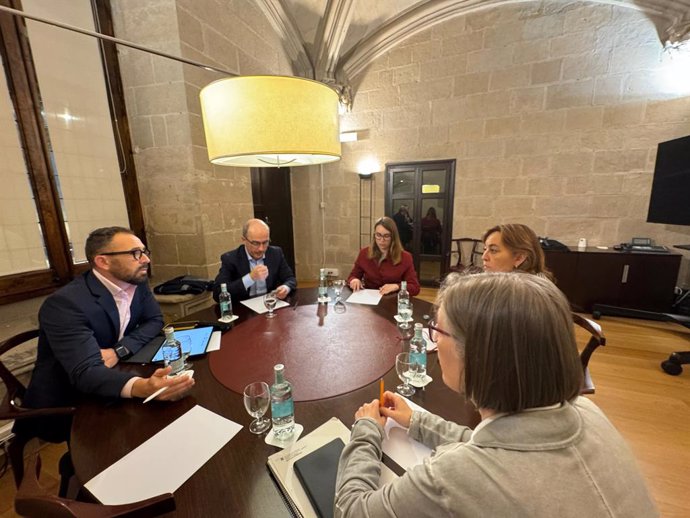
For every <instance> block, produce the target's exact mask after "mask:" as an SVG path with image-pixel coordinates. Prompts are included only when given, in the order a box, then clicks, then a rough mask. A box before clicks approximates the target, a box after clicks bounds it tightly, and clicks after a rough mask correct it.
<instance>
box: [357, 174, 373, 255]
mask: <svg viewBox="0 0 690 518" xmlns="http://www.w3.org/2000/svg"><path fill="white" fill-rule="evenodd" d="M374 191H375V185H374V175H373V173H370V174H362V173H360V174H359V247H360V248H363V247H365V246H368V245H369V243H370V242H371V232H372V229H371V225H372V224H373V221H374V219H373V218H374Z"/></svg>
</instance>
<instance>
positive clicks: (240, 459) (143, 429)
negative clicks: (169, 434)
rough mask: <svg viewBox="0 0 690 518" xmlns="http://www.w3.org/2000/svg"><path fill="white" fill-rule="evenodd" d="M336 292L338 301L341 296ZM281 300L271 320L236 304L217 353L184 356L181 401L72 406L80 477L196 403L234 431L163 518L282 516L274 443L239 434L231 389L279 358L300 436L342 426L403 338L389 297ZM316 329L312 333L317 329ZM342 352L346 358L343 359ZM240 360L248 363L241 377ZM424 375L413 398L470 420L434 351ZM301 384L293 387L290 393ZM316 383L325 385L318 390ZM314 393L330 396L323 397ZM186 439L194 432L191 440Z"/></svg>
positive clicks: (143, 369) (202, 315) (373, 392)
mask: <svg viewBox="0 0 690 518" xmlns="http://www.w3.org/2000/svg"><path fill="white" fill-rule="evenodd" d="M346 291H347V290H346ZM343 295H344V296H345V297H346V296H347V295H349V293H344V294H343ZM289 302H290V303H291V305H292V306H293V307H290V308H284V309H281V310H279V311H278V312H277V313H278V314H279V315H278V316H276V318H275V319H273V320H272V321H271V320H268V319H266V317H265V316H264V315H256V314H255V313H253V312H252V311H251V310H249V309H248V308H246V307H245V306H244V305H241V304H237V307H235V308H233V309H234V310H235V313H236V314H237V315H238V316H239V317H240V318H239V319H238V320H237V321H236V322H235V325H234V327H233V329H231V330H229V331H227V332H226V333H224V334H223V337H222V341H221V343H222V346H221V351H218V352H214V353H210V354H208V355H207V356H205V357H203V358H200V359H197V360H195V361H193V368H194V378H195V380H196V384H195V386H194V389H193V391H192V393H191V394H190V395H189V396H188V397H186V398H184V399H182V400H180V401H177V402H173V403H166V402H155V401H154V402H152V403H149V404H147V405H143V404H142V403H141V401H140V400H119V401H117V402H113V403H110V404H104V403H103V401H102V400H87V401H84V402H83V403H81V404H80V405H79V406H78V409H77V413H76V415H75V417H74V421H73V425H72V439H71V450H72V459H73V462H74V466H75V469H76V473H77V476H78V478H79V480H81V481H82V482H86V481H88V480H90V479H91V478H92V477H93V476H95V475H97V474H98V473H100V472H101V471H102V470H103V469H105V468H106V467H108V466H109V465H111V464H113V463H114V462H116V461H117V460H119V459H120V458H122V457H123V456H124V455H126V454H127V453H129V452H130V451H131V450H133V449H134V448H136V447H137V446H139V445H140V444H141V443H143V442H144V441H146V440H147V439H149V438H150V437H151V436H153V435H155V434H156V433H157V432H158V431H160V430H161V429H162V428H164V427H165V426H167V425H168V424H170V423H171V422H172V421H174V420H175V419H177V418H178V417H180V416H181V415H182V414H184V413H185V412H187V411H188V410H190V409H191V408H192V407H193V406H194V405H197V404H198V405H201V406H203V407H205V408H207V409H209V410H211V411H213V412H216V413H217V414H219V415H222V416H224V417H226V418H228V419H230V420H232V421H235V422H237V423H240V424H241V425H243V428H242V430H241V431H240V432H239V433H238V434H237V435H235V437H233V438H232V439H231V440H230V441H229V442H228V443H227V444H226V445H225V446H224V447H223V448H221V449H220V451H218V452H217V453H216V454H215V455H214V456H213V457H212V458H211V459H210V460H209V461H208V462H207V463H206V464H205V465H204V466H202V467H201V468H200V469H199V470H198V471H197V472H196V473H195V474H194V475H193V476H192V477H191V478H190V479H189V480H187V481H186V482H185V483H184V484H183V485H182V486H181V487H180V488H179V489H178V490H177V491H175V503H176V506H177V510H176V512H175V513H171V516H180V517H187V516H188V517H198V516H237V517H244V516H246V517H264V516H271V517H274V516H275V517H280V516H286V517H287V516H290V512H289V510H288V508H287V507H286V506H285V504H284V503H283V500H282V497H281V494H280V491H279V489H278V487H277V486H276V484H275V483H274V481H273V479H272V478H271V475H270V472H269V470H268V468H267V466H266V459H267V458H268V456H269V455H271V454H273V453H275V452H276V451H278V449H277V448H275V447H273V446H269V445H267V444H265V443H264V440H263V439H264V436H256V435H254V434H251V433H250V432H249V430H248V425H249V423H250V421H251V418H250V416H249V415H248V414H247V412H246V410H245V408H244V404H243V401H242V395H241V393H239V392H241V390H242V388H243V387H244V385H245V384H246V383H245V381H247V380H249V379H250V378H251V381H256V380H257V379H262V378H263V379H265V381H270V371H271V369H272V367H273V365H274V363H276V359H278V360H282V361H285V362H286V364H287V365H288V366H289V368H287V369H286V375H287V377H288V379H290V380H291V381H293V382H294V383H295V395H296V399H298V401H297V402H296V403H295V418H296V421H297V422H299V423H300V424H302V425H303V426H304V433H303V435H305V434H307V433H309V432H310V431H312V430H313V429H314V428H316V427H317V426H319V425H321V424H323V423H324V422H325V421H327V420H328V419H329V418H330V417H333V416H336V417H338V418H339V419H340V420H341V421H343V423H345V424H346V425H347V426H350V425H352V423H353V420H354V419H353V418H354V413H355V411H356V409H357V408H358V407H359V406H360V405H361V404H362V403H363V402H364V401H370V400H372V399H374V398H376V397H378V379H379V377H380V375H381V373H385V375H384V376H383V377H384V379H385V383H386V387H387V388H388V389H394V387H395V386H396V385H397V384H398V383H400V381H399V380H398V377H397V375H396V373H395V368H394V363H395V353H396V352H398V351H399V350H401V348H402V342H401V341H400V340H399V339H398V338H397V337H398V336H399V335H398V331H397V328H396V327H395V324H394V322H393V318H392V317H393V315H394V314H395V313H396V308H397V306H396V303H397V301H396V297H395V296H394V295H389V296H386V297H383V298H382V299H381V302H380V303H379V305H378V306H359V305H355V304H348V305H347V312H346V313H344V314H337V313H335V312H334V311H333V305H332V303H331V304H329V306H328V307H327V308H324V307H321V308H319V306H318V305H317V304H316V289H299V290H297V291H296V292H295V293H294V294H292V296H291V297H290V299H289ZM295 304H296V309H294V306H295ZM324 310H326V311H324ZM431 310H432V308H431V305H430V304H429V303H427V302H424V301H422V300H420V299H415V301H414V311H415V314H414V317H415V320H416V321H418V322H421V321H422V318H423V316H424V315H429V314H431ZM217 318H218V313H217V307H214V308H209V309H206V310H204V311H200V312H198V313H195V314H194V315H191V316H189V317H187V318H186V319H185V320H194V319H198V320H207V321H210V320H215V319H217ZM309 319H311V324H310V320H309ZM363 323H364V324H366V325H363ZM319 327H320V328H321V329H317V328H319ZM301 337H303V340H301ZM315 337H316V339H318V340H319V341H318V342H316V341H315V340H314V339H315ZM328 337H330V338H331V339H332V340H329V339H328ZM331 341H333V342H334V343H335V346H334V347H333V348H332V347H328V343H331ZM355 341H357V343H356V344H354V345H353V342H355ZM300 342H302V348H303V349H304V350H307V352H308V354H307V355H306V356H303V357H302V359H301V360H300V361H299V362H297V363H294V361H293V360H294V358H295V356H299V355H300V354H302V353H304V351H300ZM350 345H353V347H354V350H353V351H350V353H353V354H346V353H344V352H343V347H348V346H350ZM363 346H364V347H363ZM343 358H349V360H348V361H347V362H346V361H345V360H344V359H343ZM233 359H234V360H235V361H236V362H237V363H234V365H235V366H239V367H240V368H237V369H235V370H234V371H233V372H234V376H236V377H237V378H239V381H238V379H235V378H233V377H231V378H230V379H223V380H222V383H221V382H219V381H218V379H217V377H216V376H218V373H219V372H220V371H222V370H223V369H222V366H223V365H224V364H225V365H227V362H230V363H233ZM291 362H292V363H291ZM243 364H244V365H247V366H249V365H250V364H251V365H252V366H253V367H251V368H249V367H248V368H247V369H245V370H244V371H245V373H244V374H242V372H243V371H242V369H241V366H242V365H243ZM331 364H333V366H332V369H343V372H347V371H349V372H351V373H352V374H353V376H352V378H353V379H352V380H349V381H348V380H347V376H345V377H339V378H338V379H334V383H333V385H331V384H329V383H328V381H329V376H328V373H324V372H323V369H324V365H327V366H330V365H331ZM121 368H128V369H133V370H135V371H136V372H138V373H140V374H142V375H145V376H147V375H149V374H150V372H152V370H153V369H152V367H151V366H124V367H121ZM329 370H331V367H329ZM214 372H215V374H216V375H214ZM428 372H429V374H430V375H431V376H432V377H433V379H434V381H433V382H432V383H430V384H429V385H428V386H427V387H426V388H425V389H423V390H417V392H416V394H415V395H414V396H413V397H412V400H414V401H415V402H416V403H418V404H420V405H422V406H423V407H425V408H426V409H428V410H429V411H431V412H434V413H437V414H439V415H441V416H443V417H445V418H447V419H452V420H454V421H456V422H458V423H464V424H468V425H470V426H474V425H476V424H477V422H478V421H479V416H478V414H477V413H476V412H475V411H474V410H473V408H472V407H471V405H469V404H467V403H463V400H462V399H461V398H459V397H458V396H457V394H454V393H453V392H451V391H450V390H449V389H448V388H447V387H445V385H444V384H443V381H442V380H441V372H440V368H439V366H438V362H437V360H436V354H433V353H432V354H430V355H429V360H428ZM266 373H269V374H268V376H269V377H267V376H266ZM362 373H364V374H363V375H362ZM324 374H326V375H325V376H324ZM257 375H258V376H259V377H258V378H256V379H255V377H256V376H257ZM247 376H249V377H247ZM221 377H222V376H221ZM332 377H333V376H331V378H332ZM228 386H229V387H230V388H228ZM300 386H301V387H302V389H300V390H298V388H299V387H300ZM324 387H325V389H327V390H325V391H324ZM331 389H332V390H331ZM319 393H321V394H324V395H326V396H331V397H325V398H322V397H319ZM269 414H270V412H269ZM189 440H190V441H193V440H195V438H194V437H193V436H190V437H189ZM170 462H171V465H172V464H174V462H175V459H174V454H173V453H171V459H170Z"/></svg>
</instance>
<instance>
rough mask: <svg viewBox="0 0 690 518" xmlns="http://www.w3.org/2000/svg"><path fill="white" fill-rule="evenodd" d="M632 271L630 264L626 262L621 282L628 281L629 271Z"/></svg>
mask: <svg viewBox="0 0 690 518" xmlns="http://www.w3.org/2000/svg"><path fill="white" fill-rule="evenodd" d="M629 271H630V265H629V264H626V265H624V266H623V275H622V277H621V284H625V283H627V282H628V272H629Z"/></svg>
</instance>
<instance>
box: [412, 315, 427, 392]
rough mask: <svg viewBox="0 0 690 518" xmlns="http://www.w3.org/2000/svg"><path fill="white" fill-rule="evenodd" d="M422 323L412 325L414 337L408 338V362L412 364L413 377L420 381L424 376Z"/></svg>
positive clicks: (424, 361)
mask: <svg viewBox="0 0 690 518" xmlns="http://www.w3.org/2000/svg"><path fill="white" fill-rule="evenodd" d="M423 330H424V327H423V326H422V324H415V325H414V337H413V338H412V340H410V363H412V364H414V366H415V367H414V370H415V378H416V379H417V380H419V381H420V382H423V381H424V378H426V340H424V335H423V334H422V333H423Z"/></svg>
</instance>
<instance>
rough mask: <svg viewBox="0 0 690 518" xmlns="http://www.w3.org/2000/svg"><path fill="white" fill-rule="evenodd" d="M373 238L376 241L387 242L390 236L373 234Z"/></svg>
mask: <svg viewBox="0 0 690 518" xmlns="http://www.w3.org/2000/svg"><path fill="white" fill-rule="evenodd" d="M374 237H375V238H376V239H381V240H383V241H387V240H389V239H390V238H391V235H390V234H379V233H378V232H376V233H375V234H374Z"/></svg>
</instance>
